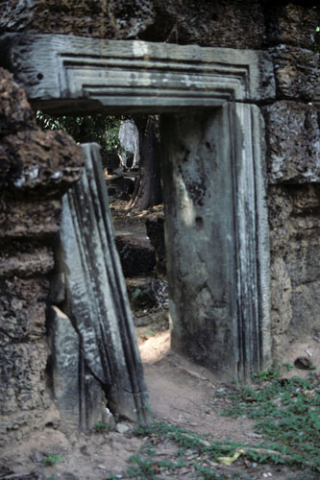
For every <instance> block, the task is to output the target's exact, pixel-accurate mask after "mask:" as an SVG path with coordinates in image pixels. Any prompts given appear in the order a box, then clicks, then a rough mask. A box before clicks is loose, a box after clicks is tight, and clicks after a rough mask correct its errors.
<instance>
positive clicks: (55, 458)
mask: <svg viewBox="0 0 320 480" xmlns="http://www.w3.org/2000/svg"><path fill="white" fill-rule="evenodd" d="M59 461H61V456H60V455H53V454H52V453H49V454H48V455H47V456H46V457H45V458H44V459H43V463H44V464H45V466H46V467H52V466H53V465H54V464H55V463H56V462H59Z"/></svg>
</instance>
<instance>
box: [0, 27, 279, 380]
mask: <svg viewBox="0 0 320 480" xmlns="http://www.w3.org/2000/svg"><path fill="white" fill-rule="evenodd" d="M2 45H3V47H5V48H6V50H5V51H6V58H5V61H6V65H8V66H9V67H10V68H11V69H12V70H13V71H14V72H15V78H16V79H17V81H18V82H20V83H21V84H23V85H24V87H25V88H26V90H27V93H28V96H29V98H30V101H32V102H33V103H34V105H35V106H39V107H41V108H43V109H45V110H47V111H49V112H50V111H51V112H64V111H65V109H66V108H68V111H69V112H70V111H71V110H70V109H72V111H73V112H79V111H81V109H85V111H86V113H89V111H90V112H91V113H92V112H94V111H103V112H105V113H121V112H124V111H125V112H126V113H128V112H135V113H139V112H146V113H154V112H155V111H156V112H161V113H164V112H168V113H170V115H171V116H169V117H166V122H167V123H168V125H172V128H173V131H177V135H176V138H174V139H173V140H170V141H169V140H168V139H167V136H168V138H170V131H169V130H168V129H167V128H166V127H165V128H163V143H164V144H166V143H168V144H170V145H171V146H172V149H173V151H174V152H175V156H176V158H172V155H171V154H170V152H169V153H167V158H169V160H167V161H168V162H169V165H171V164H172V165H175V166H177V165H178V163H179V161H180V160H179V159H180V156H181V151H180V147H181V146H182V147H183V148H185V149H186V150H190V151H193V149H194V148H195V149H196V150H195V151H194V154H193V156H192V159H191V163H192V164H193V167H192V168H191V170H190V172H189V171H188V168H187V166H184V167H182V166H181V168H184V169H187V170H186V171H185V172H184V175H187V177H183V175H182V173H181V172H180V173H179V175H180V176H181V175H182V177H183V182H185V184H186V185H187V184H188V189H187V196H186V199H187V200H186V201H187V203H188V202H189V207H190V208H189V212H187V213H186V212H184V213H186V218H189V217H190V218H192V219H193V214H192V212H193V210H194V211H196V210H197V209H199V215H198V214H197V215H196V218H195V225H196V227H194V225H192V229H193V228H201V225H202V222H203V221H204V217H205V215H208V217H209V222H208V223H209V225H210V228H209V231H208V232H207V233H206V235H204V237H203V238H202V237H200V238H202V240H201V242H200V243H199V249H200V250H201V247H202V248H203V249H204V250H206V251H207V253H208V252H210V251H211V250H212V246H211V247H210V248H211V250H210V248H209V246H208V245H209V244H208V245H207V244H206V242H209V243H210V242H214V238H215V236H214V231H216V230H219V229H220V230H221V232H222V233H221V235H222V236H223V235H225V236H226V238H227V241H226V242H225V243H221V242H216V244H215V247H216V250H215V253H214V255H212V256H211V257H210V258H209V256H208V255H207V254H206V255H205V256H204V258H203V259H202V260H201V258H202V257H201V255H202V253H201V255H200V253H199V255H200V257H201V258H200V257H199V260H198V263H197V262H196V263H197V264H196V265H195V267H197V268H198V266H199V265H198V264H199V262H200V264H201V269H203V272H202V273H203V275H202V276H203V281H202V283H201V282H200V283H201V285H202V287H201V285H200V284H199V285H198V287H197V288H198V290H197V289H196V291H197V292H198V293H199V292H200V290H201V292H202V294H203V299H202V301H201V302H200V300H199V303H197V302H194V299H193V298H192V295H191V294H190V295H188V294H187V293H186V292H188V291H189V290H188V288H189V287H188V285H187V283H188V282H187V283H184V282H183V281H182V280H181V278H182V277H180V289H181V291H184V289H185V291H184V293H183V295H184V302H185V303H186V305H185V309H186V310H188V305H189V307H190V308H189V311H190V312H192V311H193V313H194V316H193V320H192V319H191V317H190V318H189V319H188V322H194V321H195V319H196V318H197V317H198V314H197V313H195V312H194V308H193V306H192V304H193V303H194V305H198V306H199V308H202V309H203V308H204V309H205V310H206V307H204V305H205V304H206V302H207V300H208V298H207V297H208V292H209V293H210V292H212V291H213V290H214V289H217V291H218V292H219V291H220V288H221V285H219V284H217V280H216V279H215V275H216V270H217V269H218V270H219V271H220V273H221V275H220V274H219V275H218V277H220V278H221V276H222V275H223V272H225V271H226V269H227V270H228V269H229V270H228V273H227V275H226V278H228V279H229V280H228V282H229V284H230V283H232V284H233V286H232V287H230V285H228V288H227V291H228V293H227V294H226V295H225V299H223V298H224V295H223V294H221V295H220V296H221V301H222V303H224V304H225V305H226V309H225V315H224V317H223V319H222V320H221V321H220V320H219V319H218V320H214V322H216V328H217V331H218V330H219V334H218V335H220V336H225V337H227V336H228V335H229V333H231V336H232V340H230V341H227V343H223V342H222V343H221V345H224V346H227V347H229V346H230V345H232V348H231V351H232V355H231V356H230V357H229V361H228V362H226V364H225V365H224V368H225V372H228V374H229V376H230V377H233V376H235V375H236V376H238V377H239V378H241V379H244V378H246V377H249V376H250V375H251V373H252V372H253V371H254V370H256V369H261V368H263V367H266V366H268V364H269V360H270V349H271V341H270V318H269V307H270V299H269V247H268V225H267V213H266V205H265V176H264V168H265V167H264V155H265V152H264V141H263V139H264V125H263V121H262V117H261V115H260V111H259V109H258V107H256V106H254V105H252V103H253V102H256V101H266V100H268V101H270V100H272V99H274V98H275V81H274V75H273V65H272V63H271V59H270V57H269V55H268V54H267V53H265V52H259V51H251V50H240V51H239V50H232V49H220V48H215V49H212V48H201V47H198V46H182V47H181V46H176V45H168V44H161V45H159V44H152V43H146V42H141V41H133V42H122V41H117V42H113V41H109V42H106V41H101V40H100V41H98V40H95V39H84V38H77V37H72V36H59V35H58V36H50V35H23V36H22V35H21V36H19V35H9V34H8V35H6V36H5V37H4V39H3V41H2ZM83 52H85V55H84V53H83ZM40 67H41V68H40ZM195 108H196V109H197V110H196V111H194V112H193V115H192V116H190V115H187V117H188V116H189V117H190V122H191V124H192V118H193V117H194V118H196V119H197V122H198V123H197V122H196V123H195V124H192V128H191V127H190V125H191V124H190V125H189V124H188V122H187V123H186V124H185V126H186V128H185V129H184V128H182V129H181V130H179V128H178V126H179V122H180V120H179V118H180V117H179V116H176V115H177V113H181V112H182V111H187V110H188V109H195ZM212 109H213V110H212ZM204 110H205V111H206V112H207V113H201V114H200V113H199V112H200V111H202V112H203V111H204ZM209 112H213V113H209ZM172 114H174V116H172ZM183 118H184V117H183V116H182V117H181V119H182V120H181V122H182V123H181V125H184V123H183V122H184V120H183ZM212 119H213V120H212ZM213 125H214V126H215V128H213ZM176 129H177V130H176ZM194 132H198V133H197V135H198V136H197V135H196V134H195V133H194ZM216 132H220V133H219V135H221V137H222V138H224V142H225V143H220V139H219V140H218V138H217V133H216ZM200 138H201V139H202V140H203V138H206V141H205V142H204V144H202V143H203V142H202V140H201V142H200V140H199V139H200ZM178 139H179V141H180V144H181V145H180V146H179V142H178ZM200 143H201V147H200ZM206 143H207V144H208V145H214V144H215V143H216V144H217V145H216V146H215V148H216V152H215V153H214V152H213V151H212V152H211V153H210V151H207V150H206V148H207V147H206ZM182 147H181V148H182ZM197 149H198V150H199V151H198V150H197ZM170 155H171V157H170ZM215 156H216V157H215ZM214 158H216V159H215V160H214ZM214 161H215V162H216V163H217V165H221V167H219V168H218V167H217V169H216V174H217V175H218V177H219V178H220V184H221V185H224V182H225V181H226V182H227V184H228V191H229V198H228V201H227V200H226V199H222V200H221V198H223V195H224V192H223V191H219V192H218V193H217V191H216V190H215V188H216V186H215V184H212V180H211V179H210V177H211V176H212V171H211V169H212V168H213V167H212V165H211V166H210V162H214ZM197 165H198V166H199V168H197ZM201 165H202V167H200V166H201ZM174 168H175V167H172V166H170V168H168V172H171V174H174ZM164 170H166V169H164ZM202 170H203V171H202ZM201 172H202V173H201ZM174 175H175V174H174ZM177 178H178V175H177ZM177 178H173V179H172V178H171V179H166V180H165V181H167V183H168V185H172V187H173V188H172V192H170V193H168V195H167V198H165V202H167V203H168V204H169V203H170V206H168V207H167V217H168V224H169V225H170V224H171V225H173V226H172V227H171V235H172V237H171V239H170V243H169V244H170V248H171V246H172V250H174V244H175V242H176V244H177V245H178V244H179V242H181V245H182V244H183V243H187V242H188V238H189V240H190V245H191V244H192V243H194V240H193V235H194V233H193V230H192V229H191V228H190V229H189V228H186V229H183V230H181V231H179V230H178V229H177V228H176V227H175V226H174V208H173V207H172V205H177V206H179V208H181V212H182V211H184V210H183V208H182V205H183V202H182V204H181V202H180V200H179V198H180V197H179V189H178V187H177V186H175V185H176V183H175V182H176V180H177ZM226 179H227V180H226ZM179 188H180V187H179ZM221 188H222V187H221ZM211 191H212V193H210V192H211ZM172 194H174V195H176V197H175V198H171V196H172ZM211 197H212V198H211ZM212 199H215V200H212ZM219 202H222V204H223V208H222V210H221V211H223V215H222V214H221V212H220V213H219V215H218V214H217V212H216V213H214V212H215V207H214V206H213V205H214V203H218V204H219ZM204 205H205V207H204ZM203 209H204V210H205V211H204V210H203ZM218 211H219V208H218ZM181 212H180V213H179V214H177V215H178V216H179V215H181ZM190 215H191V216H190ZM171 216H172V218H171ZM215 216H216V219H214V217H215ZM227 217H228V218H229V219H232V218H233V219H234V222H231V223H230V224H228V227H226V228H224V227H225V223H226V220H225V218H227ZM218 218H219V221H217V219H218ZM197 219H198V220H197ZM192 221H194V219H193V220H192ZM183 222H185V219H183ZM79 236H80V233H79ZM221 241H222V240H221ZM206 245H207V246H206ZM222 246H223V249H224V251H225V255H222V256H219V249H220V248H222ZM184 255H186V254H185V253H184ZM188 260H189V259H188V255H186V258H185V262H186V264H188ZM228 262H229V263H228ZM226 265H227V266H226ZM95 268H96V267H95ZM170 268H171V275H172V278H173V277H174V276H175V275H178V273H177V272H178V270H179V266H178V264H176V263H175V261H174V260H173V261H172V262H171V267H170ZM176 269H177V271H176V272H175V273H174V270H176ZM71 270H72V269H71ZM169 275H170V273H169ZM218 283H219V282H218ZM208 285H209V287H208V288H207V286H208ZM199 289H200V290H199ZM83 290H85V289H83ZM171 292H172V296H173V298H172V302H171V308H172V316H173V318H174V322H175V325H176V330H175V331H176V332H178V333H177V335H176V338H178V337H179V343H180V344H181V343H183V335H184V333H185V332H184V333H183V332H182V330H183V328H185V329H186V331H187V330H188V329H189V326H190V325H188V322H186V323H185V325H184V327H182V323H180V327H181V328H180V327H178V325H179V322H182V321H183V320H182V317H181V315H182V310H181V311H180V309H179V308H180V307H179V308H178V307H177V304H178V303H179V295H180V293H177V292H179V289H178V288H177V289H175V288H173V287H172V289H171ZM218 296H219V293H218ZM200 297H201V295H200V293H199V299H200ZM211 303H212V305H211ZM211 303H210V302H209V304H210V305H211V306H212V308H213V310H214V309H215V308H216V302H215V300H214V301H212V302H211ZM83 308H85V306H83ZM217 308H220V307H219V306H218V307H217ZM208 316H210V315H209V313H208V312H205V317H206V318H207V317H208ZM230 319H231V320H230ZM214 322H213V323H214ZM228 322H229V323H228ZM200 323H201V322H200ZM197 328H198V327H197ZM197 328H196V329H195V331H197V332H198V334H199V336H200V337H201V341H202V339H206V340H207V337H206V334H205V329H206V328H207V326H205V324H204V323H203V324H202V325H200V326H199V329H198V330H197ZM191 330H192V328H191ZM174 335H175V334H174ZM201 335H202V336H201ZM214 337H215V334H214V333H213V336H212V337H211V338H212V339H214ZM194 342H195V343H194V345H195V349H197V347H196V339H194ZM214 342H215V340H214V341H213V342H212V343H210V342H208V341H207V342H205V343H204V345H205V350H207V352H206V354H205V355H204V357H205V360H204V361H205V363H207V364H208V365H209V366H211V367H214V366H215V365H216V364H218V363H219V356H220V353H221V348H217V351H216V353H214V349H215V343H214ZM218 343H219V342H218ZM221 345H220V346H221ZM222 348H224V347H222ZM201 349H202V350H203V346H202V347H201V348H200V350H201ZM200 350H199V351H200ZM194 356H195V357H196V355H194ZM200 357H201V355H200ZM200 360H201V361H202V360H203V358H202V359H201V358H200ZM87 361H88V362H89V359H88V358H87ZM89 363H90V362H89ZM119 365H121V362H120V364H119ZM90 368H97V365H94V366H93V365H92V366H91V367H90ZM99 368H100V367H99ZM99 368H98V370H95V375H96V376H97V377H98V378H99V375H100V376H101V381H102V382H104V381H105V380H106V379H105V378H103V375H102V373H101V371H100V370H99Z"/></svg>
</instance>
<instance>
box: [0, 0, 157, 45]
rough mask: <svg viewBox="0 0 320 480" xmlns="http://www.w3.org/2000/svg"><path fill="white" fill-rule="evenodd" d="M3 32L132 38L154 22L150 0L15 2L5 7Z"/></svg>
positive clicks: (0, 23) (18, 0)
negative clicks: (26, 31)
mask: <svg viewBox="0 0 320 480" xmlns="http://www.w3.org/2000/svg"><path fill="white" fill-rule="evenodd" d="M2 10H3V11H2V15H1V17H0V18H1V21H0V30H2V31H25V30H28V31H33V32H41V33H66V34H70V33H71V34H74V35H85V36H92V37H98V38H124V39H125V38H130V37H136V36H137V35H138V34H139V33H141V32H143V31H144V30H145V29H146V27H147V26H148V25H150V24H151V23H152V21H153V17H154V13H153V6H152V2H151V1H150V0H133V1H132V0H111V1H108V2H105V1H103V0H90V1H83V0H82V1H78V0H67V1H61V0H59V1H56V0H31V1H29V0H13V1H11V2H8V3H5V4H3V6H2Z"/></svg>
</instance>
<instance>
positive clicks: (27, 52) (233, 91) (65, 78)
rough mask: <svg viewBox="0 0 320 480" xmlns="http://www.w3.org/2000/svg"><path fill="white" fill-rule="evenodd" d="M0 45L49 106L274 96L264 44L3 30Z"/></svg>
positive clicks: (39, 101) (117, 108)
mask: <svg viewBox="0 0 320 480" xmlns="http://www.w3.org/2000/svg"><path fill="white" fill-rule="evenodd" d="M0 50H2V52H3V55H2V57H5V58H2V62H3V64H4V65H5V66H6V68H8V69H9V70H11V71H12V72H13V73H14V75H15V78H16V80H17V81H18V83H19V84H20V85H22V86H23V87H24V88H25V89H26V91H27V95H28V98H29V100H30V101H31V102H32V103H33V104H34V105H35V107H36V108H42V109H46V111H48V112H49V111H51V112H55V113H58V112H62V113H65V111H66V107H69V108H73V110H77V111H81V110H83V111H84V110H86V113H88V105H90V107H89V108H90V110H91V111H105V112H111V113H121V112H126V114H128V113H130V112H133V111H135V112H143V111H147V110H148V109H150V107H153V108H155V110H157V111H159V112H160V111H161V112H163V111H172V110H173V109H176V108H182V107H212V106H216V105H221V103H222V102H223V101H226V100H261V99H272V98H274V97H275V84H274V76H273V65H272V61H271V58H270V56H269V55H268V53H266V52H262V51H255V50H234V49H229V48H206V47H198V46H196V45H191V46H179V45H173V44H167V43H158V44H157V43H149V42H143V41H112V40H111V41H106V40H98V39H93V38H83V37H74V36H69V35H67V36H65V35H31V34H25V35H22V34H6V35H5V36H3V37H2V39H1V43H0ZM4 52H5V53H4Z"/></svg>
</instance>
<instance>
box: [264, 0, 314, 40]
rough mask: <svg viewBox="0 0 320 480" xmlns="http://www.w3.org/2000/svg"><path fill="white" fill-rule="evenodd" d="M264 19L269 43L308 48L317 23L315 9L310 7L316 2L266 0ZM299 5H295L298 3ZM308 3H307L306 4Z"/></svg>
mask: <svg viewBox="0 0 320 480" xmlns="http://www.w3.org/2000/svg"><path fill="white" fill-rule="evenodd" d="M265 3H266V7H265V19H266V25H267V36H268V42H269V43H270V44H288V45H297V46H301V47H306V48H310V47H312V46H313V44H314V41H315V35H316V28H317V26H318V23H319V18H318V14H317V11H316V10H315V9H314V8H310V7H311V6H313V5H317V3H316V2H312V3H313V5H310V3H311V2H306V1H305V0H301V1H300V2H282V1H281V0H280V1H272V2H270V1H269V0H267V1H266V2H265ZM299 3H300V5H295V4H299ZM307 3H308V4H307Z"/></svg>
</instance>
